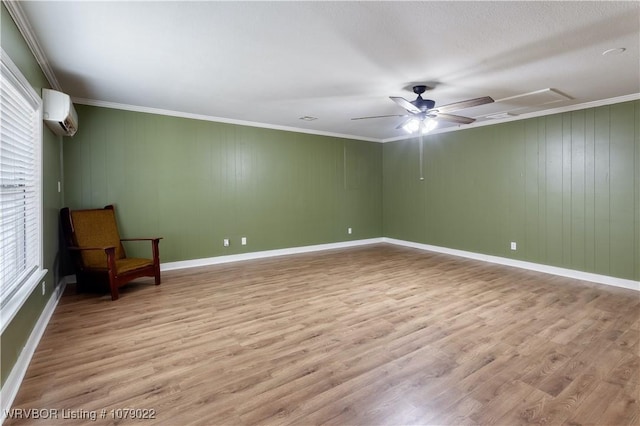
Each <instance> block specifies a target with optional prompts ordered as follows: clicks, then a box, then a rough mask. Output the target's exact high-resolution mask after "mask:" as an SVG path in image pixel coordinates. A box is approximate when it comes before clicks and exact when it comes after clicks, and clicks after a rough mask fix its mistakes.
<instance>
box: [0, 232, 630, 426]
mask: <svg viewBox="0 0 640 426" xmlns="http://www.w3.org/2000/svg"><path fill="white" fill-rule="evenodd" d="M639 341H640V297H639V295H638V293H637V292H634V291H631V290H625V289H619V288H613V287H606V286H601V285H597V284H593V283H587V282H583V281H577V280H572V279H568V278H563V277H556V276H551V275H547V274H541V273H536V272H532V271H525V270H519V269H515V268H510V267H507V266H501V265H491V264H487V263H482V262H479V261H474V260H470V259H462V258H456V257H453V256H447V255H442V254H434V253H427V252H422V251H418V250H414V249H408V248H401V247H396V246H390V245H385V244H379V245H372V246H366V247H359V248H351V249H342V250H333V251H327V252H320V253H309V254H301V255H294V256H283V257H278V258H271V259H261V260H255V261H245V262H237V263H231V264H221V265H215V266H209V267H202V268H196V269H188V270H177V271H169V272H164V273H163V283H162V285H161V286H155V285H153V281H152V280H147V279H142V280H140V281H137V282H135V283H131V284H130V285H127V286H125V287H123V288H122V292H121V297H120V299H119V300H118V301H116V302H112V301H111V300H110V297H109V295H100V294H75V293H74V292H73V287H72V286H71V287H69V288H68V289H67V291H66V292H65V294H64V295H63V296H62V298H61V300H60V303H59V305H58V307H57V308H56V311H55V313H54V315H53V316H52V318H51V321H50V322H49V325H48V326H47V329H46V331H45V333H44V335H43V337H42V340H41V342H40V344H39V346H38V349H37V351H36V353H35V354H34V356H33V359H32V362H31V364H30V366H29V369H28V371H27V374H26V376H25V378H24V381H23V383H22V386H21V388H20V391H19V393H18V395H17V398H16V400H15V402H14V405H13V407H12V408H13V409H14V412H15V410H20V409H24V410H27V409H58V410H63V409H66V410H85V411H92V410H95V412H96V413H98V414H99V413H102V410H105V412H106V413H107V414H106V416H105V418H101V417H98V419H97V420H96V421H95V422H91V424H96V425H110V424H123V425H129V424H130V425H134V424H136V425H142V424H144V425H175V424H180V425H234V426H235V425H248V426H249V425H272V424H273V425H310V424H327V425H347V424H348V425H363V426H365V425H366V426H370V425H374V424H375V425H398V424H414V425H418V424H439V425H463V424H545V425H561V424H570V425H586V424H609V425H637V424H638V423H639V419H640V408H639V407H638V401H639V400H640V395H639V394H638V393H639V392H640V354H639V353H638V352H639V350H638V345H639ZM123 408H124V409H126V408H136V409H151V410H154V413H155V416H154V418H153V419H146V420H133V419H130V418H129V419H123V418H115V417H114V416H113V415H112V413H116V412H118V410H120V409H123ZM11 413H12V412H10V413H9V414H11ZM13 417H15V416H13ZM13 417H12V416H11V415H10V418H9V419H8V420H7V421H6V424H7V425H43V424H45V423H42V420H36V419H33V418H31V419H26V418H21V419H18V418H13ZM22 417H24V416H22ZM46 424H47V425H52V426H53V425H58V424H65V425H83V424H87V422H86V420H81V419H68V418H67V419H62V418H59V419H48V420H47V422H46Z"/></svg>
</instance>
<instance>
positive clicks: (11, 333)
mask: <svg viewBox="0 0 640 426" xmlns="http://www.w3.org/2000/svg"><path fill="white" fill-rule="evenodd" d="M0 13H1V15H0V22H1V24H2V25H0V27H1V33H0V44H1V45H2V49H3V50H4V51H5V52H6V53H7V55H8V56H9V57H10V58H11V60H12V61H13V62H14V63H15V64H16V66H17V67H18V68H19V69H20V71H21V72H22V74H23V75H24V76H25V77H26V78H27V80H28V81H29V82H30V83H31V85H32V86H33V88H34V89H35V90H36V92H37V93H38V94H41V90H42V88H43V87H49V83H48V82H47V80H46V78H45V77H44V75H43V73H42V71H41V70H40V67H39V65H38V63H37V62H36V60H35V58H34V57H33V55H32V54H31V51H30V50H29V48H28V46H27V44H26V43H25V41H24V39H23V38H22V35H21V34H20V32H19V31H18V28H17V27H16V26H15V24H14V22H13V20H12V19H11V16H10V15H9V12H7V10H6V9H5V6H4V4H3V5H2V6H0ZM60 142H61V138H60V137H59V136H55V135H54V134H53V133H51V132H50V131H49V130H48V129H47V128H46V127H44V126H43V141H42V145H43V146H42V163H43V209H44V210H43V220H44V224H43V235H44V247H43V249H44V250H43V252H44V253H43V254H44V267H45V268H46V269H48V271H49V272H48V273H47V275H46V276H45V278H44V282H45V283H46V294H45V295H44V296H43V295H42V292H41V291H40V286H38V287H37V288H36V290H35V291H34V292H33V293H32V294H31V296H30V297H29V299H28V300H27V301H26V302H25V304H24V306H23V307H22V309H21V310H20V312H18V313H17V314H16V316H15V317H14V319H13V321H12V322H11V324H9V325H8V326H7V328H6V329H5V330H4V332H3V333H2V336H1V337H0V383H1V384H2V385H4V383H5V381H6V379H7V377H8V376H9V373H10V372H11V369H12V368H13V366H14V365H15V362H16V360H17V359H18V356H19V355H20V352H21V351H22V348H23V347H24V345H25V343H26V342H27V339H28V338H29V335H30V334H31V330H32V329H33V326H34V325H35V324H36V322H37V320H38V318H39V317H40V314H41V313H42V310H43V309H44V306H45V305H46V303H47V301H48V300H49V297H50V296H51V294H52V292H53V290H54V288H55V286H56V285H57V284H58V282H59V279H60V277H59V274H58V214H59V213H58V212H59V210H60V208H61V207H62V197H61V194H59V193H58V181H60V180H61V171H62V168H61V164H60V153H61V145H60Z"/></svg>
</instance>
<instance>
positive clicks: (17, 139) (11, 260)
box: [0, 51, 43, 330]
mask: <svg viewBox="0 0 640 426" xmlns="http://www.w3.org/2000/svg"><path fill="white" fill-rule="evenodd" d="M1 62H2V65H1V66H2V69H1V80H0V86H1V90H0V92H1V93H0V309H2V329H3V330H4V327H5V325H6V323H7V322H8V321H9V320H10V318H12V317H13V315H14V314H15V312H13V311H17V309H19V307H20V306H21V305H22V303H23V302H24V299H26V297H28V295H29V294H30V293H31V291H32V290H33V287H34V286H35V285H37V281H39V280H40V279H41V277H42V271H43V268H42V232H41V226H42V225H41V222H42V219H41V218H42V215H41V205H42V190H41V175H42V171H41V158H40V157H41V149H42V148H41V146H42V142H41V141H42V124H41V123H42V122H41V114H42V101H41V99H40V98H39V97H38V95H37V94H36V92H35V91H34V90H33V88H32V87H31V85H30V84H29V83H28V82H27V81H26V79H25V78H24V77H23V76H22V74H20V72H19V71H18V70H17V68H16V67H15V65H13V63H12V62H11V60H10V59H9V58H8V57H7V55H6V53H5V52H4V51H2V60H1ZM34 281H35V282H34ZM17 299H22V300H17ZM8 311H11V312H8Z"/></svg>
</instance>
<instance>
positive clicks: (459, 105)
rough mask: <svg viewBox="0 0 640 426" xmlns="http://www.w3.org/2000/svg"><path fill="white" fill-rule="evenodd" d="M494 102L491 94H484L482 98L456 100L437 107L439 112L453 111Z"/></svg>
mask: <svg viewBox="0 0 640 426" xmlns="http://www.w3.org/2000/svg"><path fill="white" fill-rule="evenodd" d="M492 102H494V101H493V98H492V97H491V96H483V97H482V98H475V99H469V100H467V101H461V102H454V103H452V104H447V105H442V106H439V107H436V108H435V109H436V110H437V111H438V112H453V111H457V110H459V109H465V108H471V107H474V106H478V105H484V104H490V103H492Z"/></svg>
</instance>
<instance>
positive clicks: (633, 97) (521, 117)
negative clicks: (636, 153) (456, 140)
mask: <svg viewBox="0 0 640 426" xmlns="http://www.w3.org/2000/svg"><path fill="white" fill-rule="evenodd" d="M638 99H640V93H631V94H629V95H623V96H617V97H615V98H609V99H601V100H598V101H592V102H584V103H580V104H574V105H567V106H563V107H558V108H552V109H545V110H541V111H534V112H529V113H526V114H522V115H517V116H514V117H507V118H501V119H497V120H487V121H481V122H475V123H472V124H465V125H460V126H455V127H447V128H445V129H437V130H434V131H431V132H429V133H428V134H427V135H426V136H430V135H437V134H440V133H449V132H456V131H458V130H465V129H473V128H475V127H484V126H492V125H494V124H500V123H507V122H511V121H518V120H526V119H528V118H535V117H542V116H545V115H554V114H562V113H564V112H571V111H578V110H581V109H587V108H596V107H600V106H606V105H612V104H619V103H621V102H628V101H635V100H638ZM417 137H418V136H415V135H403V136H398V137H395V138H388V139H382V140H381V142H382V143H387V142H396V141H402V140H407V139H415V138H417Z"/></svg>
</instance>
